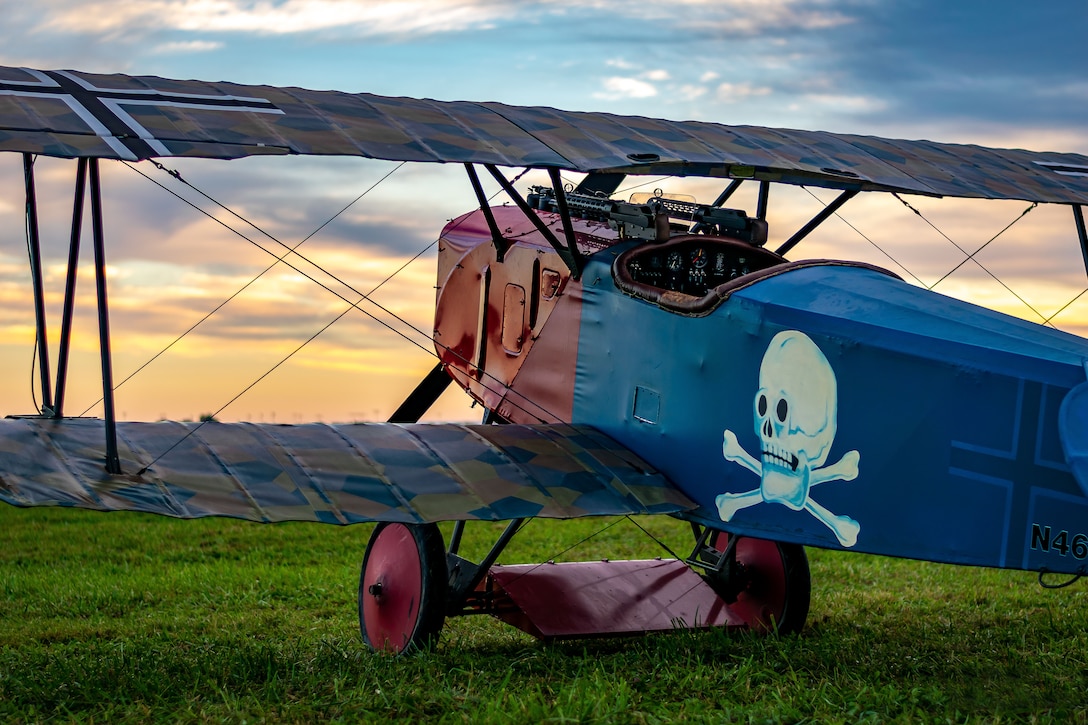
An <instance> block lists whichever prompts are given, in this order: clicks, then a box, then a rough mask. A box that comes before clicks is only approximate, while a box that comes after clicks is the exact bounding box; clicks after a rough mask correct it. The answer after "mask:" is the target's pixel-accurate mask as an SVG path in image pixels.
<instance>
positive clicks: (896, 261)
mask: <svg viewBox="0 0 1088 725" xmlns="http://www.w3.org/2000/svg"><path fill="white" fill-rule="evenodd" d="M801 188H802V189H804V190H805V191H806V192H808V195H809V196H811V197H812V198H813V199H815V200H816V201H818V202H820V203H821V204H823V205H824V207H826V206H827V204H826V203H824V200H823V199H821V198H820V197H818V196H816V194H814V193H813V192H812V190H811V189H809V188H808V187H807V186H802V187H801ZM835 216H836V217H838V218H839V221H841V222H842V223H843V224H845V225H846V226H848V227H850V228H851V229H853V230H854V231H855V232H857V234H858V236H860V237H861V238H862V239H864V240H865V241H867V242H869V244H871V245H873V247H875V248H876V250H877V251H878V252H880V253H881V254H883V255H884V256H885V257H887V258H888V259H890V260H891V261H892V264H894V265H895V266H897V267H899V269H901V270H903V271H904V272H905V273H906V274H907V275H909V276H910V277H911V278H913V279H914V281H915V282H917V283H918V284H919V285H921V286H922V287H925V282H923V281H922V280H920V279H919V278H918V277H917V276H916V275H915V274H914V272H911V271H910V270H909V269H907V267H906V265H904V264H903V263H902V262H900V261H899V260H898V259H896V258H895V257H893V256H892V255H891V254H890V253H889V252H888V251H886V250H885V249H884V248H883V247H881V246H880V245H879V244H877V243H876V242H874V241H873V240H872V239H870V238H869V237H867V236H866V235H865V233H864V232H862V231H861V230H860V229H858V228H857V227H855V226H854V225H853V224H851V223H850V222H848V221H847V220H846V219H845V218H844V217H843V216H842V215H841V214H839V213H838V212H835Z"/></svg>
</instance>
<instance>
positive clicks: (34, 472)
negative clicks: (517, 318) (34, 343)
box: [0, 418, 694, 524]
mask: <svg viewBox="0 0 1088 725" xmlns="http://www.w3.org/2000/svg"><path fill="white" fill-rule="evenodd" d="M117 433H118V447H119V449H120V450H119V455H120V458H121V468H122V471H123V472H124V474H123V475H117V476H111V475H109V474H107V473H106V472H105V470H104V465H103V464H104V461H105V450H104V440H105V437H104V435H103V423H102V421H101V420H95V419H63V420H44V419H29V418H28V419H8V420H0V501H6V502H8V503H11V504H14V505H16V506H76V507H79V508H88V509H95V510H100V511H144V512H148V513H157V514H164V515H167V516H173V517H177V518H200V517H205V516H229V517H233V518H242V519H248V520H251V521H261V522H274V521H318V522H323V523H333V524H351V523H359V522H365V521H403V522H412V523H420V522H428V521H446V520H464V519H483V520H499V519H514V518H526V517H534V516H539V517H545V518H574V517H578V516H592V515H612V514H643V513H670V512H677V511H684V510H687V509H690V508H694V504H693V503H692V502H691V501H689V500H688V499H687V497H685V496H684V495H683V494H681V493H680V492H679V491H678V490H676V489H675V488H674V487H672V485H671V484H670V483H669V482H668V481H667V480H666V479H665V478H664V477H663V476H662V475H661V474H660V473H658V472H657V471H655V470H654V469H652V468H651V467H650V466H649V465H647V464H646V463H644V462H643V461H641V460H640V459H639V458H638V457H637V456H635V455H634V454H632V453H630V452H629V451H627V450H626V449H624V448H622V447H621V446H619V444H617V443H616V442H614V441H612V440H611V439H609V438H607V437H606V436H603V435H601V434H600V433H598V432H596V431H595V430H593V429H592V428H588V427H579V426H569V425H550V426H521V425H504V426H484V425H479V426H463V425H451V424H446V425H419V424H417V425H393V424H388V423H372V424H354V425H336V426H330V425H322V424H316V423H315V424H307V425H256V424H251V423H232V424H224V423H205V424H202V425H201V424H196V423H173V422H165V421H164V422H160V423H118V425H117Z"/></svg>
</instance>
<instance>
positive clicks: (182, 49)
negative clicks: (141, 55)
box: [150, 40, 223, 55]
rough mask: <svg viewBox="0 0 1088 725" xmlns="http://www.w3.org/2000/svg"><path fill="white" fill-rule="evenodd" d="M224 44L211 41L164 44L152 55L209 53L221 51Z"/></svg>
mask: <svg viewBox="0 0 1088 725" xmlns="http://www.w3.org/2000/svg"><path fill="white" fill-rule="evenodd" d="M222 47H223V43H221V42H217V41H211V40H185V41H176V42H171V43H162V44H160V45H156V46H155V47H154V48H152V49H151V51H150V52H151V54H152V55H174V54H176V53H207V52H209V51H213V50H219V49H220V48H222Z"/></svg>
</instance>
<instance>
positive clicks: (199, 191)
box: [146, 169, 561, 420]
mask: <svg viewBox="0 0 1088 725" xmlns="http://www.w3.org/2000/svg"><path fill="white" fill-rule="evenodd" d="M529 170H530V169H525V170H524V171H523V172H522V173H521V174H519V175H518V176H516V177H515V178H514V179H513V181H512V183H514V182H517V181H518V179H520V178H521V177H522V176H524V175H525V174H526V173H528V171H529ZM172 175H173V174H172ZM146 178H148V180H149V181H151V182H152V183H154V184H155V185H157V186H159V188H161V189H163V190H164V191H166V192H167V193H169V194H171V195H173V196H174V197H175V198H177V199H178V200H179V201H182V202H183V203H185V204H188V205H189V206H191V207H192V208H193V209H195V210H197V211H199V212H200V213H201V214H204V215H205V216H207V217H208V218H209V219H211V220H212V221H214V222H216V223H217V224H219V225H221V226H223V227H224V228H226V229H227V230H229V231H231V232H234V234H236V235H237V236H239V237H241V238H242V239H244V240H245V241H247V242H249V243H250V244H252V245H253V246H255V247H257V248H258V249H260V250H261V251H263V252H264V253H265V254H269V255H272V256H275V253H274V252H272V251H270V250H268V249H266V248H265V247H264V246H262V245H261V244H260V243H259V242H257V241H255V240H253V239H251V238H250V237H248V236H246V235H245V234H243V233H242V232H240V231H238V230H237V229H234V228H233V227H231V226H230V225H229V224H227V223H226V222H224V221H223V220H221V219H218V218H217V217H215V216H213V215H212V214H210V213H209V212H208V211H207V210H205V209H202V208H201V207H199V206H197V205H196V204H195V203H193V202H192V201H190V200H189V199H186V198H185V197H183V196H181V195H180V194H178V193H177V192H175V191H173V190H172V189H168V188H167V187H166V186H164V185H163V184H161V183H159V182H158V181H157V180H155V179H151V178H150V177H146ZM175 178H178V180H179V181H181V182H182V183H184V184H185V185H187V186H189V187H190V188H192V189H193V190H194V191H196V192H197V193H198V194H200V195H201V196H203V197H205V198H206V199H208V200H209V201H210V202H212V203H213V204H216V205H217V206H219V207H221V208H223V209H224V210H225V211H227V212H229V213H230V214H232V215H233V216H235V217H237V218H238V219H240V220H242V221H243V222H245V223H246V224H248V225H249V226H251V227H253V228H254V229H255V230H257V231H258V232H260V233H261V234H263V235H264V236H266V237H268V238H269V239H270V240H272V241H274V242H275V243H277V244H279V245H280V246H282V247H285V248H287V245H286V244H284V243H283V242H281V241H280V240H278V239H276V238H275V237H274V236H273V235H271V234H270V233H268V232H266V231H265V230H263V229H261V228H260V227H258V226H257V225H256V224H254V223H253V222H251V221H249V220H248V219H245V218H244V217H242V216H240V215H239V214H237V213H236V212H234V211H232V210H230V209H227V208H226V207H225V206H224V205H223V204H221V203H220V202H218V201H216V200H215V199H213V198H212V197H211V196H209V195H208V194H206V193H205V192H203V191H202V190H200V189H198V188H197V187H195V186H193V185H192V184H191V183H189V182H188V181H185V180H184V179H181V178H180V175H179V176H175ZM499 193H501V192H496V193H495V194H493V195H492V197H491V198H494V197H495V196H497V195H498V194H499ZM435 241H436V242H437V241H438V240H435ZM432 244H433V243H432ZM295 255H296V256H298V257H299V258H300V259H302V260H303V261H305V262H307V263H309V264H310V265H312V266H313V267H314V268H316V269H318V270H320V271H322V272H324V273H325V274H326V275H328V276H329V277H330V278H332V279H333V280H335V281H337V282H339V283H340V284H342V285H343V286H344V287H346V288H348V289H349V290H351V291H352V292H354V293H355V294H356V295H358V296H359V297H360V300H359V301H358V302H354V303H353V302H351V301H350V300H349V299H348V298H347V297H345V296H344V295H343V294H341V293H339V292H337V291H335V290H333V289H332V288H331V287H329V286H328V285H326V284H325V283H323V282H321V281H319V280H317V279H315V278H314V277H313V276H312V275H310V274H307V273H306V272H304V271H303V270H301V269H299V268H298V267H297V266H295V265H293V264H292V263H291V262H288V261H284V262H283V263H284V264H285V265H287V266H288V267H289V268H290V269H292V270H294V271H295V272H298V273H299V274H300V275H302V276H303V277H305V278H307V279H309V280H310V281H311V282H313V283H314V284H316V285H318V286H319V287H321V288H323V289H324V290H326V291H327V292H329V293H331V294H333V295H334V296H336V297H338V298H339V299H341V300H343V301H344V302H347V303H348V304H349V305H351V306H352V307H354V308H355V309H357V310H359V311H360V312H362V313H363V314H364V315H366V316H367V317H369V318H371V319H372V320H374V321H375V322H377V323H378V324H379V325H381V326H383V327H385V328H386V329H388V330H389V331H390V332H393V333H394V334H396V335H399V336H400V337H402V338H404V340H405V341H407V342H409V343H410V344H412V345H415V346H416V347H418V348H419V349H420V350H422V351H424V352H426V353H427V354H429V355H433V356H435V357H438V355H437V353H435V352H434V350H431V349H429V348H427V347H426V346H425V345H423V344H421V343H419V342H417V341H416V340H414V339H412V338H411V337H409V336H408V335H407V334H406V333H404V332H402V331H400V330H397V329H396V328H394V327H393V326H392V325H390V324H389V323H387V322H384V321H382V320H381V319H379V318H378V317H377V316H376V315H374V314H373V313H371V312H368V311H367V310H365V309H363V308H362V307H360V306H359V303H360V302H362V301H364V300H365V301H366V302H369V303H370V304H371V305H374V306H375V307H377V308H378V309H379V310H381V311H382V312H384V313H386V314H387V315H389V316H390V317H391V318H393V319H394V320H396V321H398V322H400V323H402V324H403V325H404V326H405V327H408V328H409V329H410V330H412V331H413V332H415V333H416V334H417V335H419V336H420V337H422V338H424V339H426V340H427V341H428V342H431V343H432V344H434V345H437V346H439V347H441V348H442V349H444V350H446V351H447V352H450V353H451V354H456V353H453V351H452V350H450V348H449V347H448V346H447V345H444V344H442V343H440V342H438V341H436V340H434V339H433V338H432V337H431V336H430V335H428V334H426V333H425V332H423V331H422V330H420V329H419V328H417V327H415V326H414V325H412V324H411V323H409V322H408V321H407V320H404V319H403V318H401V317H400V316H399V315H397V314H396V313H394V312H393V311H391V310H389V309H387V308H386V307H384V306H383V305H381V304H380V303H378V302H376V301H375V300H373V299H371V298H370V297H369V296H367V295H365V294H363V293H362V292H360V291H359V290H357V289H355V288H354V287H352V286H351V285H350V284H348V283H347V282H345V281H343V280H341V279H340V278H339V277H337V276H336V275H334V274H332V273H331V272H328V271H326V270H325V269H324V268H322V267H321V266H320V265H318V264H317V263H315V262H313V261H311V260H310V259H308V258H307V257H306V256H305V255H302V254H299V253H298V252H295ZM284 256H287V255H284ZM466 362H467V361H466ZM479 372H480V373H481V376H482V377H487V378H490V379H491V380H493V381H495V382H496V383H498V384H499V385H500V386H501V387H503V388H506V390H507V391H508V392H510V393H514V394H516V395H518V396H519V397H521V398H523V399H525V400H526V401H527V402H529V403H532V404H533V405H534V406H535V407H537V408H539V409H540V410H542V411H544V412H545V413H547V414H548V415H550V416H551V417H552V418H554V419H555V420H561V419H560V418H559V416H557V415H555V414H554V413H552V412H551V411H549V410H547V408H545V407H543V406H541V405H539V404H537V403H535V402H533V401H530V400H528V398H526V397H525V396H524V395H523V394H521V393H519V392H517V391H514V390H512V389H511V388H509V386H507V385H506V384H505V383H503V382H502V381H501V380H499V379H498V378H496V377H495V376H493V375H491V374H489V373H487V372H486V371H483V370H480V371H479ZM489 390H490V388H489ZM507 402H509V403H510V404H511V405H513V406H515V407H517V408H519V409H521V410H522V411H524V412H526V413H528V414H529V415H532V416H533V417H538V416H536V415H535V414H533V413H532V412H531V411H529V410H528V409H526V408H525V407H524V406H522V405H520V404H518V403H516V402H515V401H513V400H509V399H507Z"/></svg>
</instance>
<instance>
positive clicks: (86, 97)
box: [0, 68, 283, 161]
mask: <svg viewBox="0 0 1088 725" xmlns="http://www.w3.org/2000/svg"><path fill="white" fill-rule="evenodd" d="M23 70H24V71H25V72H26V73H28V74H30V75H32V76H33V77H34V78H35V79H36V80H33V81H0V96H22V97H34V98H56V99H58V100H60V101H62V102H64V103H65V104H66V105H67V106H68V107H69V108H70V109H71V110H72V111H73V112H74V113H75V114H76V115H77V116H79V117H80V118H81V119H83V121H84V122H85V123H86V124H87V125H88V126H89V127H90V129H91V130H92V131H93V132H94V133H95V134H96V135H97V136H99V137H100V138H101V139H102V140H103V141H105V142H106V144H107V145H109V147H110V148H111V149H113V150H114V152H115V153H116V154H117V155H118V156H119V157H120V158H122V159H127V160H129V161H136V160H139V159H146V158H150V157H153V156H171V155H173V154H172V153H171V152H170V150H169V149H168V148H167V147H166V145H165V144H164V143H163V142H162V141H160V140H158V139H156V138H155V137H154V135H152V134H151V132H150V131H148V130H147V129H146V128H144V127H143V126H142V125H141V124H140V123H139V122H138V121H137V120H136V119H135V118H133V117H132V116H131V115H130V114H129V113H128V111H126V110H125V109H124V108H123V106H129V107H131V106H158V107H171V106H172V107H177V108H192V109H202V110H219V111H247V112H249V113H273V114H282V113H283V111H281V110H280V109H278V108H276V107H275V106H274V105H272V103H271V102H270V101H268V100H266V99H264V98H249V97H245V96H223V95H203V94H197V93H168V92H165V91H156V90H151V89H147V90H143V89H124V88H99V87H97V86H95V85H93V84H91V83H89V82H87V81H85V80H83V79H82V78H79V77H78V76H76V75H74V74H72V73H69V72H67V71H36V70H32V69H30V68H24V69H23Z"/></svg>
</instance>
